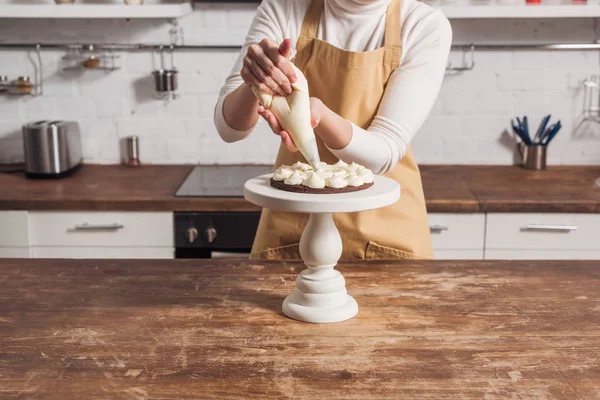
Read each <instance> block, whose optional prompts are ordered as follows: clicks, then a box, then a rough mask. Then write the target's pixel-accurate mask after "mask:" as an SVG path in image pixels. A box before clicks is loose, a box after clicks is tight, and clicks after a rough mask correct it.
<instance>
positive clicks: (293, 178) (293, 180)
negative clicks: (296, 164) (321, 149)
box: [283, 171, 304, 185]
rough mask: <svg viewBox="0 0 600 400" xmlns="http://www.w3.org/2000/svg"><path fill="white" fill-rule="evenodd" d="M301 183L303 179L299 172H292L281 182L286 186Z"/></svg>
mask: <svg viewBox="0 0 600 400" xmlns="http://www.w3.org/2000/svg"><path fill="white" fill-rule="evenodd" d="M303 181H304V178H303V177H302V175H300V172H299V171H294V173H293V174H291V175H290V176H289V177H288V178H287V179H286V180H285V181H283V183H285V184H286V185H301V184H302V182H303Z"/></svg>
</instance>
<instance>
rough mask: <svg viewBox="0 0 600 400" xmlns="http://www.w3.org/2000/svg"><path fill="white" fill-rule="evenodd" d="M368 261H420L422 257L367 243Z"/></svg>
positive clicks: (366, 257) (366, 254)
mask: <svg viewBox="0 0 600 400" xmlns="http://www.w3.org/2000/svg"><path fill="white" fill-rule="evenodd" d="M365 259H366V260H419V259H421V257H419V256H417V255H415V254H412V253H409V252H407V251H404V250H399V249H394V248H393V247H387V246H382V245H380V244H377V243H375V242H369V243H367V250H366V252H365Z"/></svg>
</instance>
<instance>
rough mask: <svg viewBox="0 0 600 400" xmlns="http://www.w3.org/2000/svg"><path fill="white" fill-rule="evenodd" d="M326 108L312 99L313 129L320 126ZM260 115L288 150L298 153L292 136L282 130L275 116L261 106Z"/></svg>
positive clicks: (259, 108)
mask: <svg viewBox="0 0 600 400" xmlns="http://www.w3.org/2000/svg"><path fill="white" fill-rule="evenodd" d="M324 108H325V105H324V104H323V102H322V101H321V100H319V99H317V98H316V97H311V98H310V115H311V121H310V123H311V125H312V127H313V128H316V127H317V126H318V125H319V122H321V117H322V116H323V110H324ZM258 113H259V114H260V116H261V117H263V118H264V119H265V120H266V121H267V123H268V124H269V127H270V128H271V130H272V131H273V133H275V134H276V135H279V136H281V141H282V143H283V145H284V146H285V148H286V149H288V150H289V151H291V152H292V153H295V152H297V151H298V148H297V147H296V144H295V143H294V140H293V139H292V136H291V135H290V134H289V133H287V132H286V131H284V130H283V129H282V128H281V125H280V124H279V121H277V118H275V115H273V113H272V112H271V111H269V110H267V109H265V108H264V107H262V106H259V107H258Z"/></svg>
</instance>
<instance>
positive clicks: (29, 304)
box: [0, 260, 600, 399]
mask: <svg viewBox="0 0 600 400" xmlns="http://www.w3.org/2000/svg"><path fill="white" fill-rule="evenodd" d="M339 269H340V270H341V271H342V272H343V274H344V275H345V277H346V280H347V285H348V290H349V292H350V293H351V294H352V295H353V296H354V297H355V298H356V299H357V301H358V303H359V307H360V311H359V314H358V316H357V317H356V318H354V319H352V320H350V321H346V322H342V323H337V324H331V325H312V324H307V323H302V322H297V321H294V320H290V319H288V318H286V317H284V316H282V314H281V311H280V308H281V303H282V301H283V299H284V297H285V296H286V295H287V294H288V293H290V291H291V290H292V288H293V285H294V278H295V276H296V274H297V273H298V272H299V271H300V270H301V266H300V265H299V264H294V263H290V264H283V263H252V262H249V261H214V260H212V261H211V260H208V261H190V260H188V261H180V260H165V261H134V260H128V261H119V260H111V261H93V260H90V261H82V260H0V398H3V399H4V398H19V399H20V398H23V399H92V398H94V399H95V398H104V399H167V398H176V399H191V398H204V399H230V398H231V399H233V398H239V399H259V398H260V399H263V398H293V399H329V398H335V399H400V398H418V399H506V398H511V399H551V398H552V399H598V398H600V290H599V288H600V262H585V261H555V262H547V261H546V262H508V261H495V262H483V261H472V262H448V261H444V262H431V261H429V262H398V263H395V264H389V263H383V262H370V263H361V264H345V265H342V266H340V267H339Z"/></svg>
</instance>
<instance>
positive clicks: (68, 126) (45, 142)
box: [23, 121, 82, 177]
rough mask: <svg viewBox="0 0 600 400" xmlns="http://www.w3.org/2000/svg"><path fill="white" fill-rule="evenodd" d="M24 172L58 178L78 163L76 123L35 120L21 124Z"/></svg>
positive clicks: (80, 157)
mask: <svg viewBox="0 0 600 400" xmlns="http://www.w3.org/2000/svg"><path fill="white" fill-rule="evenodd" d="M23 147H24V152H25V173H26V174H27V176H29V177H60V176H63V175H65V174H67V173H69V172H71V171H72V170H74V169H75V168H76V167H78V166H79V165H80V164H81V161H82V156H81V134H80V132H79V124H78V123H77V122H72V121H36V122H32V123H30V124H27V125H25V126H23Z"/></svg>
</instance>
